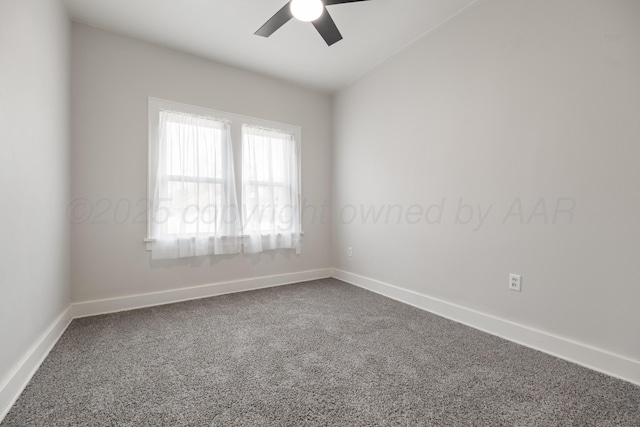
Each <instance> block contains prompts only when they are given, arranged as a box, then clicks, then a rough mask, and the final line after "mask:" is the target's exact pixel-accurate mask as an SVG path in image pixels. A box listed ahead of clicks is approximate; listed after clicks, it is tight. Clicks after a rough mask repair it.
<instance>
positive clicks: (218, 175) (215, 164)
mask: <svg viewBox="0 0 640 427" xmlns="http://www.w3.org/2000/svg"><path fill="white" fill-rule="evenodd" d="M159 135H160V138H159V152H158V164H157V167H158V173H157V179H156V186H155V192H154V200H153V208H152V209H153V212H152V222H151V238H152V242H153V243H152V258H154V259H167V258H183V257H191V256H200V255H208V254H231V253H238V252H240V246H241V233H240V231H241V222H240V217H239V215H238V202H237V198H236V189H235V178H234V171H233V152H232V146H231V131H230V124H229V123H227V122H224V121H220V120H216V119H213V118H210V117H202V116H195V115H191V114H186V113H181V112H174V111H160V124H159Z"/></svg>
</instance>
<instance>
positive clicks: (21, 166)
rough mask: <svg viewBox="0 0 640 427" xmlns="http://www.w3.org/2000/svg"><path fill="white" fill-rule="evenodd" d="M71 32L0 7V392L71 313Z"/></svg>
mask: <svg viewBox="0 0 640 427" xmlns="http://www.w3.org/2000/svg"><path fill="white" fill-rule="evenodd" d="M69 43H70V22H69V20H68V18H67V16H66V13H65V11H64V8H63V7H62V6H61V5H60V4H59V3H58V2H57V1H48V0H20V1H13V0H0V195H1V197H2V201H1V202H0V203H1V208H0V236H1V238H0V343H1V344H0V347H1V348H2V350H0V384H2V383H3V380H4V379H5V378H7V376H8V375H9V374H10V373H11V371H12V369H13V368H14V367H15V366H16V364H17V363H18V361H19V360H20V358H21V357H23V356H24V355H25V354H26V353H27V351H28V350H29V349H30V348H31V346H32V345H33V344H34V343H35V342H36V341H37V340H38V338H39V337H40V336H41V335H42V334H43V333H44V332H45V330H46V329H47V328H48V327H49V326H50V325H51V324H52V323H53V321H54V319H55V318H56V317H58V316H59V315H60V314H61V313H62V312H63V310H64V309H65V308H66V307H67V305H68V304H69V226H68V223H67V220H66V218H65V215H66V207H67V202H68V200H69V165H68V163H69V162H68V158H69V137H68V122H69V119H68V113H69V104H68V103H69V95H68V93H69Z"/></svg>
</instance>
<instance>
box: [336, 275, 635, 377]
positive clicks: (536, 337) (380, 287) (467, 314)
mask: <svg viewBox="0 0 640 427" xmlns="http://www.w3.org/2000/svg"><path fill="white" fill-rule="evenodd" d="M333 277H335V278H336V279H339V280H342V281H344V282H347V283H350V284H352V285H355V286H358V287H361V288H363V289H367V290H369V291H372V292H375V293H378V294H380V295H384V296H386V297H388V298H392V299H394V300H397V301H400V302H403V303H405V304H409V305H412V306H414V307H417V308H420V309H422V310H426V311H429V312H431V313H434V314H437V315H438V316H442V317H445V318H447V319H450V320H453V321H456V322H458V323H462V324H464V325H467V326H470V327H472V328H475V329H479V330H481V331H483V332H487V333H489V334H492V335H497V336H499V337H501V338H504V339H506V340H509V341H513V342H515V343H518V344H521V345H524V346H526V347H530V348H533V349H535V350H538V351H542V352H544V353H547V354H550V355H552V356H555V357H558V358H560V359H564V360H567V361H569V362H572V363H576V364H578V365H581V366H584V367H586V368H589V369H592V370H594V371H598V372H601V373H603V374H606V375H610V376H612V377H616V378H619V379H622V380H625V381H628V382H630V383H633V384H636V385H640V362H639V361H637V360H632V359H629V358H626V357H624V356H621V355H617V354H613V353H611V352H608V351H606V350H602V349H599V348H596V347H592V346H590V345H587V344H583V343H579V342H576V341H573V340H571V339H568V338H564V337H560V336H557V335H554V334H551V333H548V332H544V331H540V330H537V329H534V328H530V327H528V326H524V325H521V324H517V323H514V322H511V321H508V320H505V319H501V318H498V317H495V316H491V315H489V314H485V313H482V312H479V311H476V310H472V309H469V308H466V307H462V306H459V305H456V304H452V303H449V302H446V301H443V300H440V299H437V298H432V297H429V296H427V295H424V294H420V293H418V292H414V291H410V290H407V289H403V288H399V287H397V286H394V285H391V284H389V283H385V282H381V281H379V280H375V279H371V278H368V277H364V276H360V275H358V274H354V273H349V272H346V271H343V270H338V269H334V273H333Z"/></svg>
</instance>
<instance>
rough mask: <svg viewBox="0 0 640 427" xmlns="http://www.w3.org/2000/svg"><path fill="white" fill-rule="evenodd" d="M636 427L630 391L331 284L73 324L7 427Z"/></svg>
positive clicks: (638, 392)
mask: <svg viewBox="0 0 640 427" xmlns="http://www.w3.org/2000/svg"><path fill="white" fill-rule="evenodd" d="M213 425H215V426H247V425H273V426H300V425H308V426H314V425H341V426H373V425H384V426H386V425H399V426H459V425H464V426H471V425H473V426H481V425H486V426H502V425H504V426H555V425H561V426H569V425H571V426H613V425H616V426H640V387H636V386H633V385H631V384H629V383H626V382H623V381H620V380H616V379H614V378H610V377H607V376H605V375H602V374H599V373H596V372H593V371H590V370H588V369H585V368H582V367H579V366H576V365H573V364H571V363H568V362H565V361H563V360H559V359H556V358H554V357H551V356H548V355H545V354H542V353H539V352H537V351H534V350H531V349H528V348H525V347H522V346H519V345H517V344H513V343H510V342H508V341H505V340H502V339H500V338H497V337H494V336H491V335H488V334H485V333H482V332H479V331H476V330H474V329H471V328H469V327H466V326H463V325H460V324H458V323H455V322H452V321H449V320H446V319H443V318H440V317H438V316H435V315H432V314H429V313H426V312H423V311H421V310H418V309H415V308H412V307H410V306H407V305H404V304H401V303H398V302H395V301H393V300H390V299H387V298H384V297H382V296H379V295H376V294H373V293H370V292H367V291H364V290H362V289H359V288H356V287H354V286H350V285H347V284H344V283H342V282H339V281H337V280H334V279H327V280H319V281H314V282H307V283H301V284H296V285H290V286H284V287H279V288H271V289H265V290H259V291H253V292H246V293H241V294H233V295H226V296H220V297H215V298H209V299H205V300H198V301H190V302H185V303H179V304H173V305H168V306H163V307H155V308H147V309H142V310H137V311H130V312H124V313H116V314H109V315H103V316H96V317H91V318H85V319H79V320H75V321H73V322H72V323H71V325H70V326H69V328H68V330H67V331H66V332H65V333H64V335H63V336H62V338H61V339H60V341H59V342H58V344H57V345H56V346H55V348H54V349H53V350H52V352H51V354H50V355H49V357H48V358H47V359H46V360H45V362H44V363H43V365H42V367H41V368H40V370H39V371H38V372H37V373H36V375H35V376H34V378H33V380H32V381H31V383H30V384H29V385H28V386H27V388H26V389H25V391H24V393H23V394H22V396H21V397H20V398H19V399H18V401H17V403H16V404H15V406H14V407H13V408H12V410H11V411H10V412H9V414H8V415H7V417H6V418H5V420H4V422H3V423H2V427H5V426H213Z"/></svg>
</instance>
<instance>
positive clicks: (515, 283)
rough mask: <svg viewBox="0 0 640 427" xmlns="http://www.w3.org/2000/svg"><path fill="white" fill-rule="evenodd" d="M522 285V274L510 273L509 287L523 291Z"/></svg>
mask: <svg viewBox="0 0 640 427" xmlns="http://www.w3.org/2000/svg"><path fill="white" fill-rule="evenodd" d="M521 285H522V276H521V275H519V274H513V273H511V274H509V289H511V290H512V291H518V292H520V291H522V289H521Z"/></svg>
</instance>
